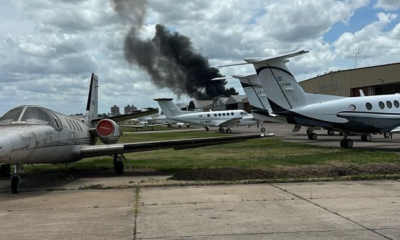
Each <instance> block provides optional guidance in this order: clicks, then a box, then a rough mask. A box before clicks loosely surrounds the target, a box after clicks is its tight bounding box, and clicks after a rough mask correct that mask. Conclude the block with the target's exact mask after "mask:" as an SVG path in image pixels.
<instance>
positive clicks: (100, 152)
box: [80, 134, 274, 158]
mask: <svg viewBox="0 0 400 240" xmlns="http://www.w3.org/2000/svg"><path fill="white" fill-rule="evenodd" d="M273 136H274V134H268V135H265V134H252V135H238V136H233V137H210V138H193V139H181V140H166V141H152V142H139V143H124V144H109V145H90V146H82V147H81V149H80V155H81V157H82V158H88V157H98V156H105V155H114V154H122V153H131V152H143V151H151V150H157V149H165V148H174V149H175V150H181V149H189V148H197V147H205V146H212V145H219V144H226V143H233V142H241V141H246V140H249V139H257V138H262V137H273Z"/></svg>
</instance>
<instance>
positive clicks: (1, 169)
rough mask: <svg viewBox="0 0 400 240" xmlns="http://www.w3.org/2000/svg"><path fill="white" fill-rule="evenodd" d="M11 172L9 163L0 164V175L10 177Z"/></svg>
mask: <svg viewBox="0 0 400 240" xmlns="http://www.w3.org/2000/svg"><path fill="white" fill-rule="evenodd" d="M10 173H11V169H10V166H9V165H7V164H2V165H0V177H9V176H10Z"/></svg>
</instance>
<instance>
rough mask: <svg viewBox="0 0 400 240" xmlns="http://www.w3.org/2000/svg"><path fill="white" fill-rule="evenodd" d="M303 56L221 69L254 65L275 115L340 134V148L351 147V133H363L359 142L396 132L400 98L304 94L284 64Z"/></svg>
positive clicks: (258, 60) (259, 60)
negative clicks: (341, 137) (341, 135)
mask: <svg viewBox="0 0 400 240" xmlns="http://www.w3.org/2000/svg"><path fill="white" fill-rule="evenodd" d="M305 53H308V51H299V52H296V53H292V54H287V55H283V56H279V57H274V58H246V59H244V61H245V63H239V64H230V65H224V66H236V65H243V64H253V66H254V68H255V70H256V72H257V75H258V78H259V80H260V82H261V84H262V86H263V88H264V90H265V92H266V94H267V98H268V101H269V103H270V106H271V108H272V110H273V113H274V114H277V115H279V116H283V117H286V118H287V120H288V122H289V123H292V124H297V125H302V126H319V127H323V128H326V129H332V130H336V131H339V132H342V133H344V134H343V136H344V137H343V139H342V140H341V141H340V146H341V147H343V148H351V147H353V141H352V140H351V139H349V138H348V135H349V134H352V133H355V134H363V135H362V136H361V139H362V140H363V141H369V140H370V139H371V135H370V133H387V132H394V131H397V129H396V128H398V127H399V126H400V114H399V108H400V104H399V101H400V95H397V94H393V95H379V96H362V97H336V96H329V95H322V94H306V93H305V92H304V90H303V89H302V87H301V86H300V84H299V83H298V82H297V81H296V79H295V78H294V76H293V74H292V73H291V72H290V71H289V69H288V68H287V66H286V64H285V63H286V62H288V60H287V59H288V58H291V57H295V56H298V55H301V54H305ZM219 67H222V66H219ZM311 134H315V133H311Z"/></svg>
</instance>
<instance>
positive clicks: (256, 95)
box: [232, 74, 272, 113]
mask: <svg viewBox="0 0 400 240" xmlns="http://www.w3.org/2000/svg"><path fill="white" fill-rule="evenodd" d="M232 77H234V78H237V79H239V80H240V84H241V85H242V88H243V90H244V92H245V94H246V96H247V98H248V100H249V102H250V105H251V108H252V109H253V110H268V112H269V113H271V112H272V110H271V107H270V105H269V103H268V99H267V95H266V94H265V91H264V89H263V87H262V86H261V82H260V80H259V79H258V77H257V75H256V74H252V75H233V76H232Z"/></svg>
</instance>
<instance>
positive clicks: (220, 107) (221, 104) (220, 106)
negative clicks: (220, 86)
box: [212, 96, 229, 111]
mask: <svg viewBox="0 0 400 240" xmlns="http://www.w3.org/2000/svg"><path fill="white" fill-rule="evenodd" d="M228 99H229V98H228V97H226V96H219V97H215V98H213V105H212V110H213V111H224V110H226V101H228Z"/></svg>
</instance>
